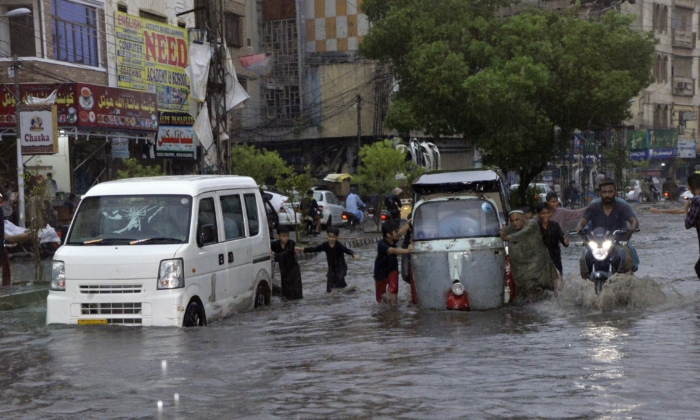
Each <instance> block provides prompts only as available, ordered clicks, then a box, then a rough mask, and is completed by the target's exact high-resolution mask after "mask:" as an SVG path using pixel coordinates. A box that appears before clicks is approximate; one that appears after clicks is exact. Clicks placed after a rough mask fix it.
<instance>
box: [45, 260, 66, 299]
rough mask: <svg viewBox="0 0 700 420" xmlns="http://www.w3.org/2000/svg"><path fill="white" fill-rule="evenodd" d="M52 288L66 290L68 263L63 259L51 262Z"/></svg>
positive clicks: (50, 287)
mask: <svg viewBox="0 0 700 420" xmlns="http://www.w3.org/2000/svg"><path fill="white" fill-rule="evenodd" d="M49 289H51V290H58V291H62V292H65V291H66V264H65V263H64V262H63V261H52V262H51V285H50V286H49Z"/></svg>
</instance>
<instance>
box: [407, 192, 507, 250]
mask: <svg viewBox="0 0 700 420" xmlns="http://www.w3.org/2000/svg"><path fill="white" fill-rule="evenodd" d="M499 226H500V225H499V223H498V215H497V210H496V209H495V208H494V207H493V205H492V204H491V203H490V202H488V201H484V200H473V199H467V200H449V201H448V200H445V201H433V202H428V203H425V204H423V205H421V206H420V207H418V208H417V209H416V213H415V217H414V228H413V231H414V238H415V239H416V240H419V241H420V240H428V239H452V238H476V237H496V236H498V228H499Z"/></svg>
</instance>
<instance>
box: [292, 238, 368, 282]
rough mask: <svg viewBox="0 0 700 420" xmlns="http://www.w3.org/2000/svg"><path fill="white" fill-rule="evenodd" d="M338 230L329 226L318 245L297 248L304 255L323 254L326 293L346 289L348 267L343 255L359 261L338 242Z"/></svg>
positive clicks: (357, 257)
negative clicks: (324, 258)
mask: <svg viewBox="0 0 700 420" xmlns="http://www.w3.org/2000/svg"><path fill="white" fill-rule="evenodd" d="M339 234H340V230H339V229H338V228H337V227H333V226H329V227H328V229H326V239H328V241H326V242H322V243H320V244H318V245H314V246H307V247H306V248H297V249H299V250H303V251H304V252H305V253H316V252H325V253H326V259H327V260H328V274H327V275H326V277H327V282H326V292H328V293H330V292H332V291H333V289H343V288H345V287H347V285H348V284H347V283H346V282H345V276H346V275H347V273H348V265H347V264H345V254H348V255H352V257H353V258H354V259H355V261H358V260H359V259H360V257H359V256H357V255H355V253H354V252H352V250H350V249H348V248H347V247H346V246H345V245H343V244H342V243H341V242H339V241H338V235H339Z"/></svg>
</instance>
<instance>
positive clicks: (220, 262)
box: [219, 254, 224, 265]
mask: <svg viewBox="0 0 700 420" xmlns="http://www.w3.org/2000/svg"><path fill="white" fill-rule="evenodd" d="M219 265H224V254H219Z"/></svg>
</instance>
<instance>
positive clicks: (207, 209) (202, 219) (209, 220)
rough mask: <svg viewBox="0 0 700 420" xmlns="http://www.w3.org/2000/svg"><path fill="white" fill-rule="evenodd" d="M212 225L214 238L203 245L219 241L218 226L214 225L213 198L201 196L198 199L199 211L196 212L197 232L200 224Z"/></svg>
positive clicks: (199, 229) (200, 227) (214, 210)
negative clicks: (201, 197)
mask: <svg viewBox="0 0 700 420" xmlns="http://www.w3.org/2000/svg"><path fill="white" fill-rule="evenodd" d="M205 225H212V226H214V240H213V241H210V242H206V243H205V244H204V245H208V244H214V243H217V242H219V239H218V238H219V228H218V227H217V225H216V209H215V208H214V199H213V198H203V199H201V200H200V201H199V213H198V214H197V234H199V232H200V231H201V229H202V226H205Z"/></svg>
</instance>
